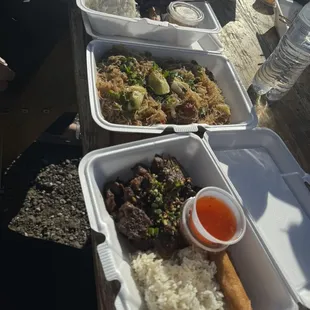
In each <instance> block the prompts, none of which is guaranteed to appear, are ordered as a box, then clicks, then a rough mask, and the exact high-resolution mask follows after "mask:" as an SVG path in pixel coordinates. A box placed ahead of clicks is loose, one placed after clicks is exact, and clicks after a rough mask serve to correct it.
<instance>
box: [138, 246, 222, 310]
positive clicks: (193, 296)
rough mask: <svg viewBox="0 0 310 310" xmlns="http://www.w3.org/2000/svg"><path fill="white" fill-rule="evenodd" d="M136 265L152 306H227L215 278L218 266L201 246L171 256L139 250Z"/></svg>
mask: <svg viewBox="0 0 310 310" xmlns="http://www.w3.org/2000/svg"><path fill="white" fill-rule="evenodd" d="M132 268H133V271H134V277H135V280H136V282H137V284H138V286H139V289H140V291H141V294H142V296H143V297H144V299H145V301H146V304H147V308H148V309H149V310H173V309H178V310H181V309H184V310H185V309H186V310H191V309H192V310H217V309H224V302H223V294H222V293H221V292H220V290H219V286H218V284H217V283H216V282H215V280H214V275H215V273H216V266H215V264H214V262H210V261H208V260H207V259H206V257H205V255H204V254H203V252H200V251H199V250H196V249H194V248H192V247H188V248H185V249H183V250H180V251H179V252H178V253H177V255H176V257H175V258H174V259H169V260H163V259H160V258H158V257H157V256H156V255H155V254H154V253H139V254H138V255H136V256H135V257H134V258H133V260H132Z"/></svg>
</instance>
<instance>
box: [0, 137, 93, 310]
mask: <svg viewBox="0 0 310 310" xmlns="http://www.w3.org/2000/svg"><path fill="white" fill-rule="evenodd" d="M81 156H82V154H81V148H79V147H76V146H75V147H72V146H68V145H53V144H47V143H41V142H36V143H34V144H33V145H31V147H30V148H29V149H28V150H26V151H25V152H24V153H23V154H22V156H21V157H20V158H18V159H17V160H16V162H15V163H13V165H12V166H11V168H10V169H9V170H8V171H7V172H6V174H5V175H4V178H3V186H4V194H3V195H1V194H0V224H1V225H0V226H1V227H0V228H1V230H0V253H1V255H0V275H1V277H0V287H1V290H0V309H4V310H5V309H10V310H19V309H32V310H37V309H38V310H42V309H44V310H68V309H75V310H80V309H81V310H84V309H88V310H93V309H94V310H95V309H97V302H96V287H95V279H94V273H93V268H94V266H93V256H92V247H91V244H90V242H89V241H90V238H88V236H89V233H90V230H89V224H88V219H87V214H86V210H85V206H84V203H83V198H82V193H81V188H80V185H79V179H78V174H77V166H78V163H79V158H80V157H81Z"/></svg>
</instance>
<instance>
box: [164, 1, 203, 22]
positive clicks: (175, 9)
mask: <svg viewBox="0 0 310 310" xmlns="http://www.w3.org/2000/svg"><path fill="white" fill-rule="evenodd" d="M167 11H168V21H169V22H170V23H172V24H177V25H180V26H185V27H196V26H197V25H198V24H199V23H200V22H201V21H202V20H203V19H204V14H203V12H202V11H201V10H200V9H199V8H197V7H196V6H194V5H192V4H189V3H186V2H182V1H174V2H171V3H170V4H169V6H168V10H167Z"/></svg>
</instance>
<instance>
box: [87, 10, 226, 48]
mask: <svg viewBox="0 0 310 310" xmlns="http://www.w3.org/2000/svg"><path fill="white" fill-rule="evenodd" d="M82 18H83V22H84V26H85V31H86V33H87V34H89V35H90V36H91V37H92V38H93V39H94V40H102V39H103V40H114V41H115V40H117V39H118V38H119V40H123V41H126V40H127V41H128V42H131V43H140V44H141V43H142V44H143V43H147V44H151V45H155V46H159V45H162V46H171V45H169V44H168V43H164V42H159V41H152V40H151V38H152V37H150V40H142V39H136V38H125V37H117V36H106V35H105V36H103V35H101V34H99V33H97V32H96V31H95V30H94V29H92V27H91V25H90V22H89V18H88V16H87V14H86V13H85V12H82ZM188 48H189V49H193V50H198V51H207V52H212V53H219V54H221V53H223V51H224V47H223V45H222V43H221V41H220V39H219V36H218V35H217V34H213V33H208V34H206V35H205V36H204V37H203V38H202V39H200V40H199V41H197V42H194V43H193V44H191V45H190V46H189V47H188Z"/></svg>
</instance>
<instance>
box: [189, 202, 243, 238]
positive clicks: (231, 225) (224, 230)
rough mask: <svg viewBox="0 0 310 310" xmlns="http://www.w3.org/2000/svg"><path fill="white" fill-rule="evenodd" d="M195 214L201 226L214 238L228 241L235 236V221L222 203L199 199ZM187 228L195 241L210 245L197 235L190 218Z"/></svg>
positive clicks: (231, 213) (197, 232)
mask: <svg viewBox="0 0 310 310" xmlns="http://www.w3.org/2000/svg"><path fill="white" fill-rule="evenodd" d="M196 212H197V215H198V218H199V221H200V223H201V225H202V226H203V227H204V229H205V230H206V231H207V232H208V233H209V234H210V235H212V236H213V237H214V238H216V239H219V240H221V241H228V240H230V239H231V238H232V237H233V236H234V235H235V233H236V230H237V220H236V218H235V215H234V214H233V212H232V211H231V210H230V209H229V207H227V206H226V204H225V203H224V202H223V201H221V200H219V199H217V198H215V197H201V198H199V199H198V200H197V203H196ZM189 228H190V230H191V231H192V233H193V234H194V235H195V237H196V238H197V239H199V240H200V241H202V242H204V243H211V242H210V241H209V240H207V239H206V238H205V237H204V236H202V235H201V234H200V233H199V231H198V230H197V228H196V227H195V224H194V223H193V220H192V218H191V216H190V219H189Z"/></svg>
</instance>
